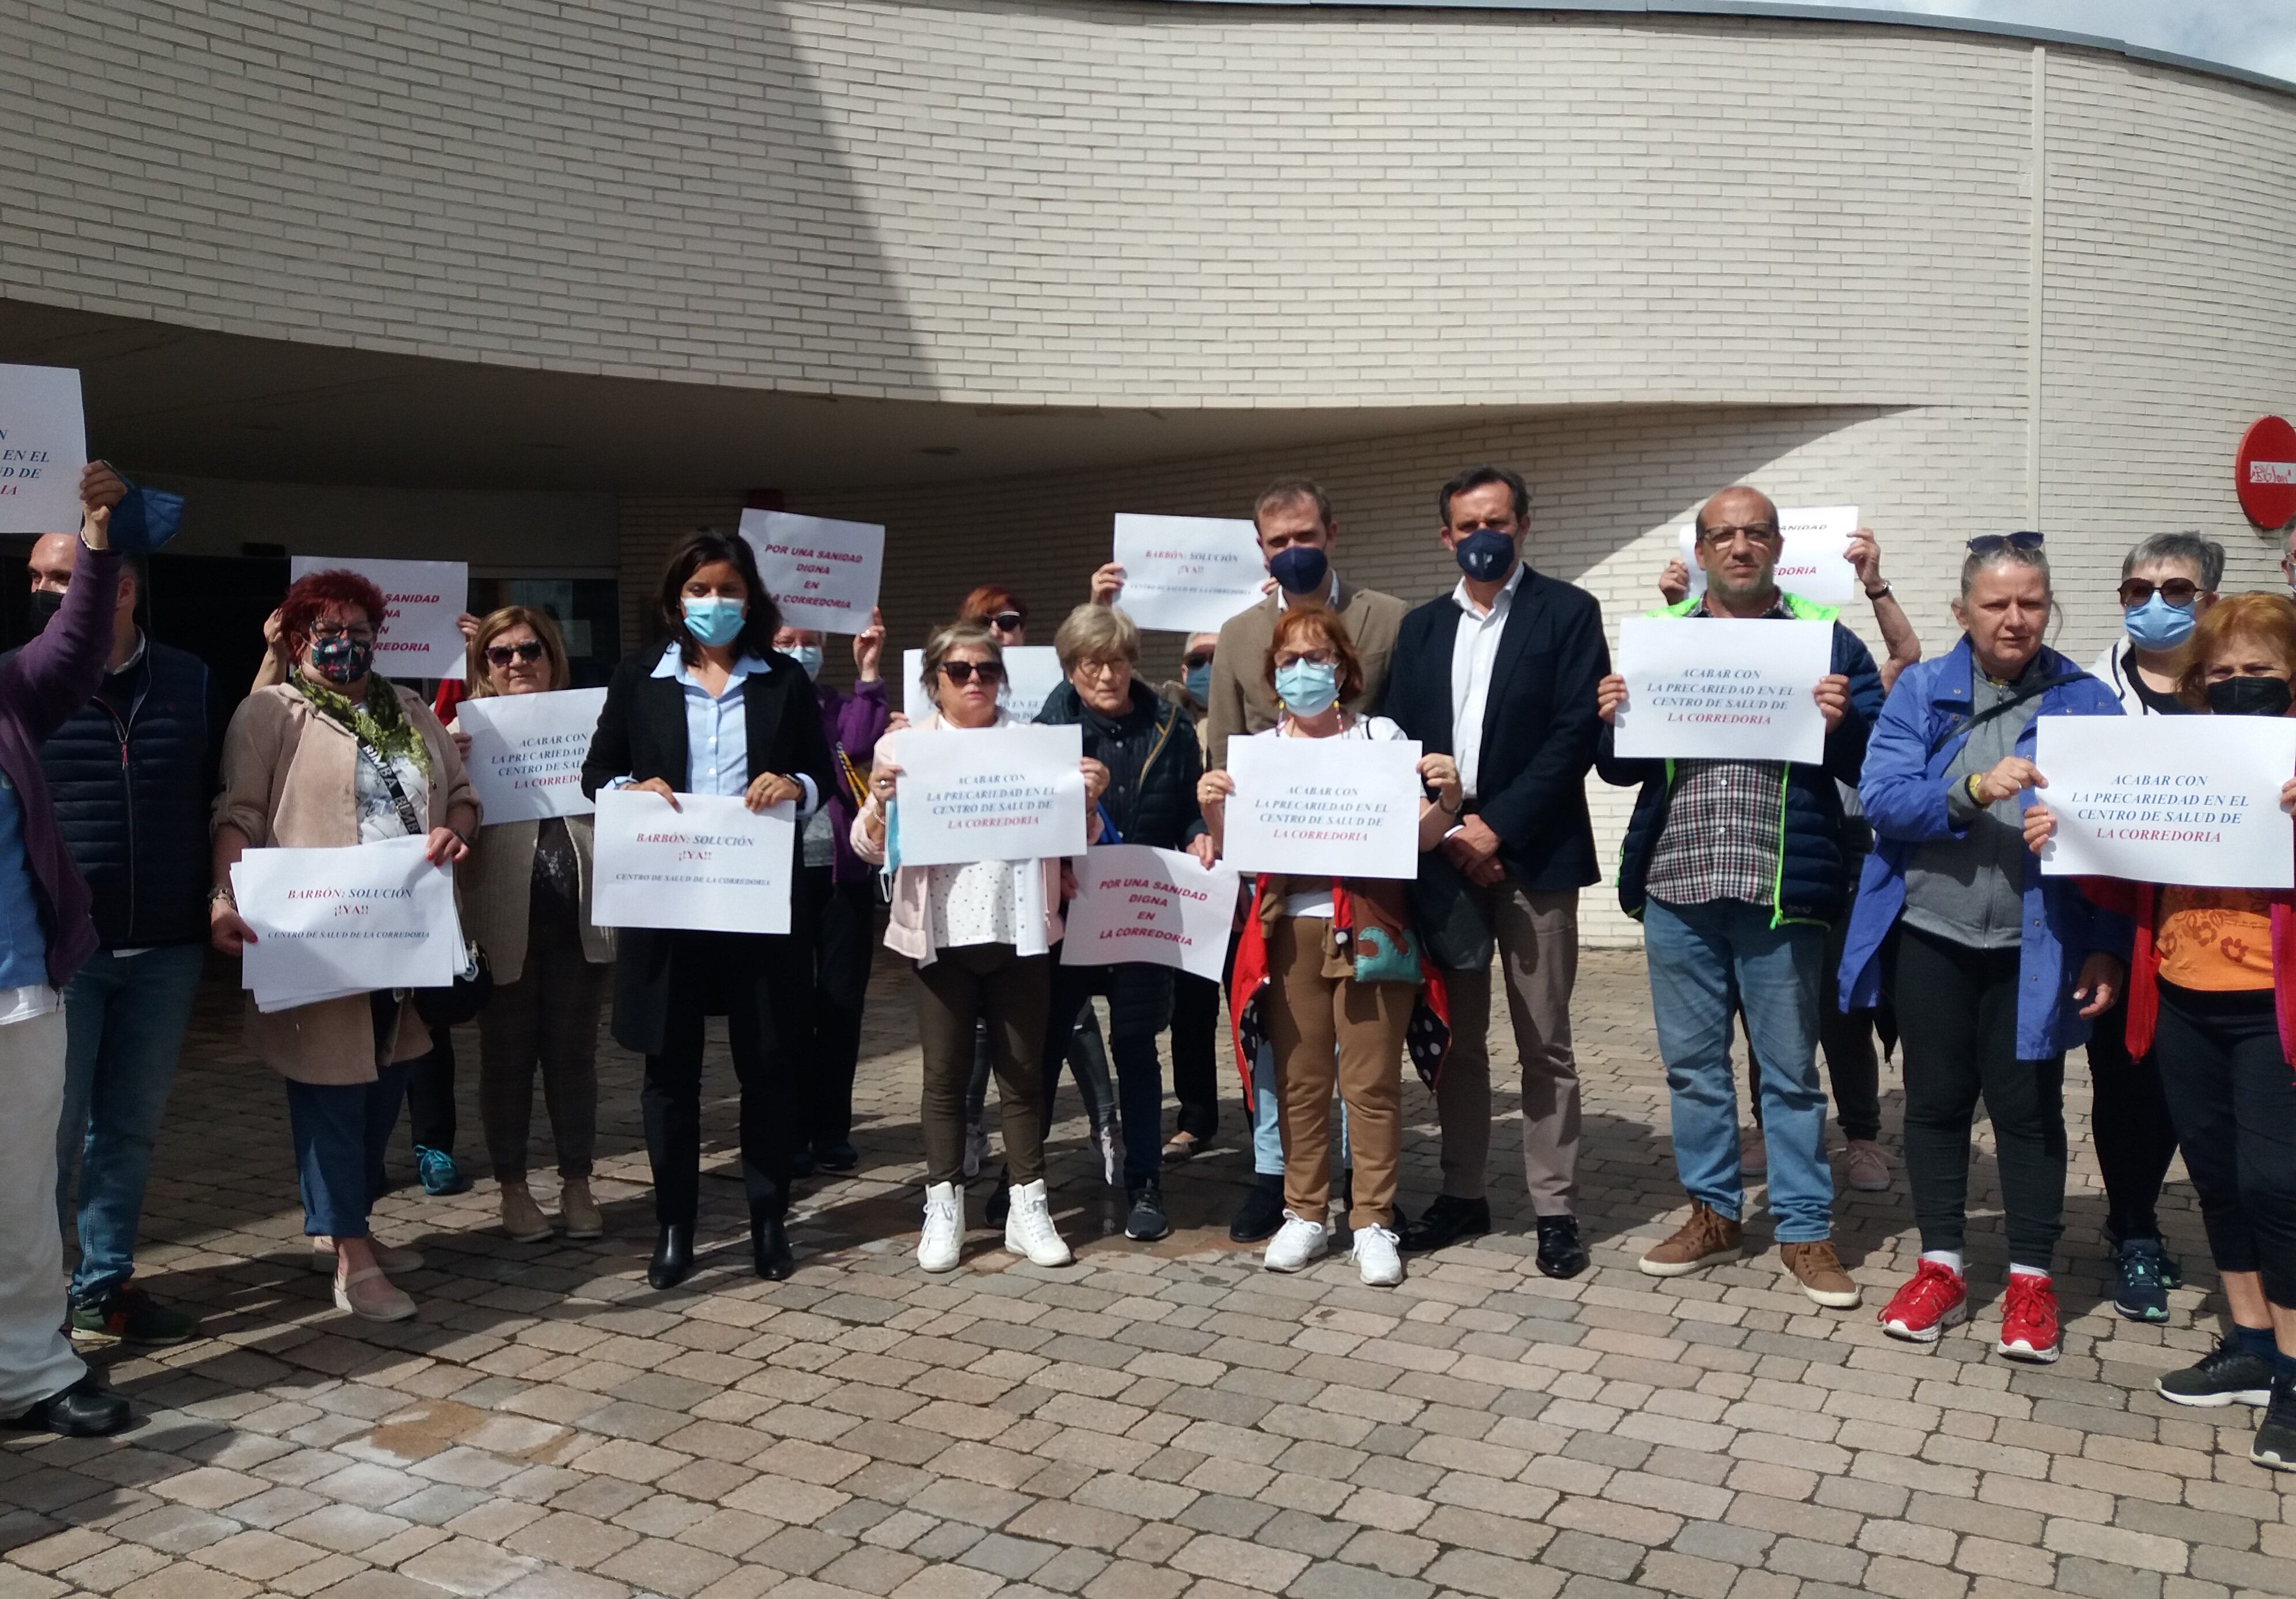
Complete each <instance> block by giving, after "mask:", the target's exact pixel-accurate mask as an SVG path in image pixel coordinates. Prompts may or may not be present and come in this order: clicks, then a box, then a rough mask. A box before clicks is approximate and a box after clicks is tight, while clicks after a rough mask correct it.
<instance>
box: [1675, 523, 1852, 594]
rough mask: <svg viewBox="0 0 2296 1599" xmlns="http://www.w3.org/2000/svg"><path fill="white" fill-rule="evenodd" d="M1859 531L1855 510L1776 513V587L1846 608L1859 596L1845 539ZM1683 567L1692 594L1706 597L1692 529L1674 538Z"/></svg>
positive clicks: (1692, 526)
mask: <svg viewBox="0 0 2296 1599" xmlns="http://www.w3.org/2000/svg"><path fill="white" fill-rule="evenodd" d="M1856 531H1857V506H1855V505H1802V506H1795V507H1792V508H1781V509H1780V510H1779V512H1778V537H1779V540H1780V546H1779V549H1778V563H1777V567H1776V572H1775V575H1776V578H1777V585H1778V586H1779V587H1780V588H1782V589H1784V590H1785V592H1786V593H1788V594H1800V596H1801V597H1802V598H1803V599H1805V600H1814V601H1816V603H1818V604H1820V605H1847V604H1849V603H1850V601H1852V600H1853V599H1856V598H1857V593H1858V590H1857V568H1856V567H1854V566H1852V565H1850V564H1849V536H1850V535H1851V534H1852V533H1855V532H1856ZM1676 538H1677V543H1678V545H1679V546H1680V553H1681V556H1682V563H1683V564H1684V565H1685V566H1686V567H1688V568H1689V569H1690V592H1691V593H1692V594H1704V593H1705V592H1706V574H1705V573H1704V572H1703V571H1702V570H1699V565H1698V554H1697V551H1696V549H1695V547H1694V546H1695V545H1696V544H1697V541H1698V529H1697V526H1696V524H1694V523H1693V524H1692V525H1691V526H1689V527H1686V528H1684V529H1681V531H1680V532H1679V533H1677V535H1676Z"/></svg>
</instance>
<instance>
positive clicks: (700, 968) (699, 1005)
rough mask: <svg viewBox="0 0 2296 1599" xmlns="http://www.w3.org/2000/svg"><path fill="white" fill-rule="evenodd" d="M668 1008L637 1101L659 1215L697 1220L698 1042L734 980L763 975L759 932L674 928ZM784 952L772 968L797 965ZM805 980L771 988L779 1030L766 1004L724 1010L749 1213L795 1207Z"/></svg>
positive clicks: (776, 1213)
mask: <svg viewBox="0 0 2296 1599" xmlns="http://www.w3.org/2000/svg"><path fill="white" fill-rule="evenodd" d="M670 937H671V938H673V939H675V940H676V944H675V945H674V947H673V951H672V954H671V957H670V967H669V973H670V976H669V985H670V986H669V1010H668V1025H667V1037H665V1038H664V1039H663V1049H662V1053H661V1054H658V1055H648V1056H647V1057H646V1063H645V1086H644V1088H643V1089H642V1090H641V1091H640V1093H639V1096H638V1103H639V1107H640V1109H641V1110H642V1111H644V1118H645V1136H646V1158H647V1160H649V1161H651V1162H652V1166H653V1209H654V1219H655V1221H656V1222H657V1223H658V1224H659V1225H660V1226H666V1227H667V1226H693V1221H694V1218H695V1214H696V1212H697V1211H698V1210H700V1207H701V1043H702V1029H703V1026H704V1023H705V1021H706V1018H707V1015H708V1013H709V1012H711V1011H713V1010H715V1011H726V1010H727V1009H728V1005H727V998H726V989H727V987H728V985H729V984H732V983H748V982H755V981H760V980H766V981H770V980H771V979H770V978H767V979H760V978H759V977H758V976H757V975H756V974H757V972H758V969H759V968H758V960H757V957H756V955H754V954H753V953H751V952H750V951H748V950H745V949H743V948H742V946H743V945H745V944H748V943H750V941H752V940H755V939H761V938H762V937H764V935H762V934H758V933H717V932H679V933H673V934H671V935H670ZM793 964H796V963H794V962H791V961H786V960H784V961H778V962H775V963H773V964H771V965H769V966H768V967H767V970H769V971H770V970H777V969H779V968H780V967H783V966H788V965H793ZM801 994H802V984H801V982H800V983H796V984H791V985H789V991H788V992H787V993H777V994H775V995H774V996H771V999H770V1002H769V1006H768V1008H769V1010H770V1013H771V1014H772V1016H773V1018H774V1023H775V1025H774V1028H773V1036H772V1037H765V1036H763V1033H764V1029H763V1028H762V1027H761V1025H760V1020H759V1007H758V1005H754V1004H750V1003H734V1004H732V1005H731V1006H730V1011H731V1013H730V1014H729V1015H728V1016H727V1018H726V1023H727V1025H726V1035H727V1040H728V1042H729V1043H730V1044H731V1045H732V1046H733V1052H734V1077H735V1078H736V1079H737V1080H738V1081H739V1082H740V1084H741V1086H742V1114H741V1128H742V1188H743V1190H744V1191H745V1192H746V1193H747V1194H748V1196H749V1201H750V1219H751V1220H752V1221H761V1220H765V1219H767V1218H773V1219H778V1218H781V1217H782V1216H783V1215H784V1214H786V1213H787V1211H788V1210H789V1193H790V1179H791V1169H792V1168H793V1167H794V1165H795V1163H796V1161H795V1156H796V1152H797V1139H798V1114H799V1108H800V1106H799V1095H798V1070H797V1061H798V1058H799V1054H800V1053H801V1051H802V1050H803V1048H804V1047H805V1046H806V1042H805V1041H804V1040H803V1038H802V1031H803V1029H802V1028H801V1026H800V1025H799V1024H800V1023H801V1022H802V1020H803V1017H804V1009H803V1002H802V998H801Z"/></svg>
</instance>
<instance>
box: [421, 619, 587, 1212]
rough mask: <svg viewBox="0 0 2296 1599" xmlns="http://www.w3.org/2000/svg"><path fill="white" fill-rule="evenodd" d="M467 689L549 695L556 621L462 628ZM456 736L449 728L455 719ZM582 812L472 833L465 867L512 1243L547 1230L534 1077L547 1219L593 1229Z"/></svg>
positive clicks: (557, 663)
mask: <svg viewBox="0 0 2296 1599" xmlns="http://www.w3.org/2000/svg"><path fill="white" fill-rule="evenodd" d="M468 669H469V678H468V681H469V683H470V685H471V694H470V697H471V699H473V700H484V699H488V698H491V697H493V696H496V695H499V694H539V693H551V692H553V691H555V690H559V689H562V688H565V687H566V686H568V685H569V684H570V682H571V681H572V676H571V674H570V670H569V668H568V667H567V664H566V646H565V644H564V643H563V642H562V640H561V639H560V637H559V634H558V624H557V623H556V622H554V621H553V620H551V619H550V618H549V616H548V615H546V614H545V613H544V612H542V611H535V610H530V609H529V608H528V607H526V606H524V605H510V606H505V607H504V608H503V609H502V610H500V611H496V612H494V613H493V614H492V615H490V616H488V618H487V619H485V620H484V621H482V622H480V624H479V625H478V627H477V629H476V630H475V631H474V632H473V634H472V635H471V646H470V666H469V668H468ZM455 732H456V734H457V735H458V737H460V736H461V731H460V725H459V723H458V724H457V725H456V727H455ZM591 840H592V824H591V819H590V818H589V817H588V816H552V817H550V818H548V819H547V820H545V821H526V822H497V823H495V824H492V825H490V826H487V827H483V828H480V830H479V836H478V838H477V839H476V840H473V841H472V842H471V858H470V860H469V861H468V862H467V863H466V864H465V865H463V871H462V887H463V912H464V914H465V915H466V916H467V917H468V918H469V925H470V930H471V937H473V938H475V939H477V940H478V941H479V947H480V948H481V949H483V950H485V951H486V952H487V960H488V964H489V965H490V966H491V968H492V970H493V972H494V981H495V987H494V993H493V995H492V996H491V997H490V998H488V1001H487V1007H486V1009H485V1010H483V1011H481V1012H480V1013H479V1120H480V1125H481V1126H482V1127H483V1128H484V1129H485V1132H486V1140H487V1158H488V1160H489V1161H491V1162H492V1163H493V1166H494V1171H495V1182H496V1184H497V1185H499V1186H500V1188H501V1190H502V1196H501V1200H502V1227H503V1231H504V1233H505V1234H508V1235H509V1236H510V1238H511V1239H512V1241H513V1242H518V1243H536V1242H540V1241H541V1240H543V1239H545V1238H547V1237H549V1236H550V1234H551V1226H550V1219H549V1218H547V1217H546V1216H545V1215H544V1214H543V1213H542V1207H541V1206H539V1205H538V1204H537V1203H536V1202H535V1200H534V1194H533V1193H532V1191H531V1190H530V1189H529V1187H528V1185H527V1134H528V1131H529V1128H530V1127H531V1125H532V1123H533V1119H534V1078H535V1072H536V1070H537V1067H538V1068H539V1069H540V1070H541V1073H542V1099H543V1103H544V1104H545V1106H547V1107H548V1109H549V1112H550V1134H551V1139H552V1142H553V1144H555V1145H556V1148H557V1154H558V1222H559V1226H560V1227H561V1228H562V1229H563V1231H564V1232H565V1234H566V1236H567V1237H568V1238H570V1239H586V1238H600V1237H603V1236H604V1235H605V1231H606V1224H605V1220H604V1218H603V1217H602V1216H601V1215H600V1214H599V1211H598V1204H597V1201H596V1200H595V1199H594V1198H593V1197H592V1196H591V1193H590V1170H591V1161H592V1158H593V1156H594V1154H595V1152H596V1148H597V1142H598V1015H599V1013H600V1011H602V1010H603V1008H604V1005H605V999H606V980H607V976H608V973H609V972H610V971H611V966H612V963H613V959H614V935H613V933H612V932H611V931H609V930H607V929H605V928H602V927H600V926H598V925H597V924H596V923H595V922H592V921H591V920H590V889H591V881H592V880H591V872H590V856H591Z"/></svg>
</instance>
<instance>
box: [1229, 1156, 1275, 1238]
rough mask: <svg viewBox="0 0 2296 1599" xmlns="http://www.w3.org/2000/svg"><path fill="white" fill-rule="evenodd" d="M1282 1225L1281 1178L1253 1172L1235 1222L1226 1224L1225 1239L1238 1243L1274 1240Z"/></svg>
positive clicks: (1237, 1209)
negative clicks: (1264, 1239)
mask: <svg viewBox="0 0 2296 1599" xmlns="http://www.w3.org/2000/svg"><path fill="white" fill-rule="evenodd" d="M1280 1226H1283V1176H1282V1174H1280V1173H1269V1172H1254V1173H1253V1174H1252V1177H1251V1187H1250V1188H1249V1189H1248V1190H1246V1191H1245V1193H1244V1196H1243V1203H1242V1204H1241V1205H1238V1206H1237V1207H1236V1210H1235V1219H1234V1221H1232V1222H1230V1223H1228V1224H1227V1235H1228V1236H1229V1237H1230V1238H1233V1239H1234V1240H1235V1241H1236V1242H1238V1243H1258V1242H1259V1241H1260V1240H1261V1239H1263V1238H1273V1237H1275V1229H1276V1228H1278V1227H1280Z"/></svg>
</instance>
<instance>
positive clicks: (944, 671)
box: [940, 660, 1005, 688]
mask: <svg viewBox="0 0 2296 1599" xmlns="http://www.w3.org/2000/svg"><path fill="white" fill-rule="evenodd" d="M975 673H978V674H979V675H980V681H981V682H983V683H1002V682H1004V681H1005V668H1003V667H1001V666H998V665H997V664H996V662H995V661H993V660H944V661H942V662H941V663H940V675H941V676H944V677H946V678H947V679H948V680H949V681H950V682H951V683H954V684H955V685H956V686H957V687H959V688H963V687H964V685H966V684H968V683H970V682H972V679H973V675H974V674H975Z"/></svg>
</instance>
